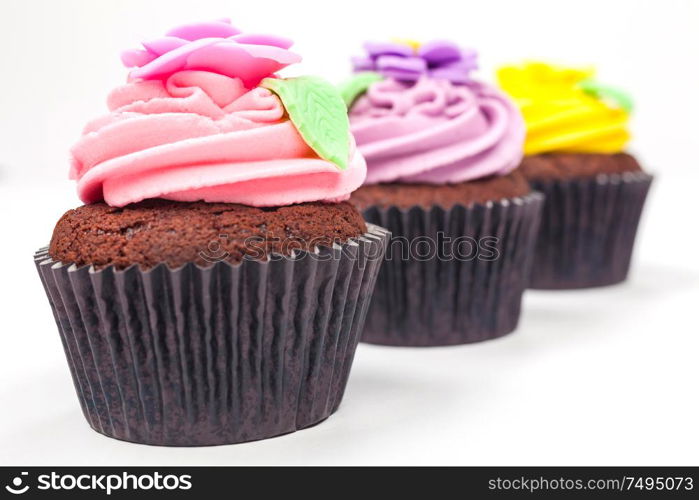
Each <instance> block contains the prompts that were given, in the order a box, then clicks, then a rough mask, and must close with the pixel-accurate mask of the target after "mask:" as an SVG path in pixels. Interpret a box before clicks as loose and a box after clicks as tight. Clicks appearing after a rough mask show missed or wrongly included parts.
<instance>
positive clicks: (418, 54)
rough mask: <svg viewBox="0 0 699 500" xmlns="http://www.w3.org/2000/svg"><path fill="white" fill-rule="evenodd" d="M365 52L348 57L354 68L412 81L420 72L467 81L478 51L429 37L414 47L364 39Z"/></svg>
mask: <svg viewBox="0 0 699 500" xmlns="http://www.w3.org/2000/svg"><path fill="white" fill-rule="evenodd" d="M364 48H365V49H366V51H367V55H366V56H360V57H355V58H353V59H352V64H353V66H354V71H357V72H359V71H375V72H377V73H380V74H381V75H383V76H385V77H386V78H394V79H396V80H400V81H406V82H415V81H417V80H419V79H420V78H421V77H422V76H427V77H430V78H438V79H442V80H449V81H450V82H452V83H457V84H458V83H468V82H470V81H471V77H470V75H469V74H470V72H471V71H473V70H475V69H477V68H478V63H477V58H478V54H477V53H476V51H475V50H472V49H461V48H460V47H459V46H458V45H456V44H454V43H453V42H450V41H448V40H433V41H431V42H427V43H425V44H423V45H421V46H420V48H418V49H417V50H413V48H412V47H410V46H408V45H404V44H401V43H393V42H367V43H365V44H364Z"/></svg>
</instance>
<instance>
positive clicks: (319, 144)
mask: <svg viewBox="0 0 699 500" xmlns="http://www.w3.org/2000/svg"><path fill="white" fill-rule="evenodd" d="M260 85H261V86H262V87H264V88H266V89H269V90H271V91H272V92H274V93H275V94H277V95H278V96H279V98H280V99H281V101H282V103H283V104H284V107H285V108H286V112H287V113H288V114H289V118H290V119H291V122H292V123H293V124H294V126H295V127H296V129H297V130H298V131H299V133H300V134H301V137H303V140H304V141H306V144H308V145H309V146H310V147H311V149H313V151H315V152H316V153H317V154H318V156H320V157H321V158H323V159H324V160H328V161H330V162H332V163H334V164H335V165H337V166H338V167H339V168H340V169H341V170H344V169H346V168H347V165H348V163H349V155H350V127H349V119H348V118H347V107H346V106H345V104H344V102H343V101H342V97H340V93H339V92H338V91H337V89H336V88H335V87H333V86H332V85H331V84H330V83H328V82H326V81H325V80H323V79H322V78H318V77H313V76H301V77H298V78H284V79H282V78H265V79H264V80H262V83H261V84H260Z"/></svg>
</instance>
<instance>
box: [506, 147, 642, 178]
mask: <svg viewBox="0 0 699 500" xmlns="http://www.w3.org/2000/svg"><path fill="white" fill-rule="evenodd" d="M520 170H521V171H522V173H523V174H524V176H525V177H526V178H527V179H529V180H564V179H577V178H581V177H594V176H596V175H599V174H608V175H612V174H623V173H624V172H641V171H642V169H641V166H640V165H639V163H638V161H636V158H634V157H633V156H631V155H630V154H628V153H614V154H604V153H545V154H538V155H531V156H525V157H524V160H522V164H521V165H520Z"/></svg>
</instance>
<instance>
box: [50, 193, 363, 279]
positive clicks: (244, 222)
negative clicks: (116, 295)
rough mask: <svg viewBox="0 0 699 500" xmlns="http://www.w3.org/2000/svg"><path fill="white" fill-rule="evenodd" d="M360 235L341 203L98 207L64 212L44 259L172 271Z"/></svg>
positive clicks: (355, 218) (359, 222)
mask: <svg viewBox="0 0 699 500" xmlns="http://www.w3.org/2000/svg"><path fill="white" fill-rule="evenodd" d="M365 232H366V224H365V223H364V219H363V218H362V216H361V214H359V212H358V211H357V210H356V209H355V208H354V207H353V206H352V205H351V204H350V203H347V202H344V203H322V202H317V203H303V204H299V205H291V206H285V207H274V208H256V207H250V206H245V205H238V204H228V203H204V202H193V203H182V202H174V201H165V200H146V201H143V202H140V203H134V204H132V205H127V206H125V207H123V208H116V207H110V206H109V205H106V204H104V203H95V204H90V205H84V206H81V207H78V208H76V209H73V210H69V211H68V212H66V213H65V214H64V215H63V217H61V219H60V220H59V221H58V223H57V224H56V227H55V229H54V231H53V236H52V238H51V244H50V246H49V255H50V256H51V257H52V258H53V259H54V260H56V261H60V262H63V263H73V264H76V265H78V266H82V265H94V266H95V267H96V268H98V269H100V268H104V267H107V266H110V265H114V266H115V267H116V268H118V269H124V268H127V267H129V266H131V265H132V264H138V265H140V266H141V267H143V268H146V269H147V268H151V267H153V266H155V265H157V264H159V263H161V262H163V263H165V264H167V265H168V266H170V267H172V268H176V267H179V266H182V265H184V264H187V263H189V262H193V263H196V264H198V265H200V266H207V265H211V264H212V263H213V262H216V261H220V260H226V261H228V262H231V263H237V262H240V261H241V260H242V259H243V257H245V256H250V257H252V258H260V259H262V258H266V257H267V256H268V255H269V254H271V253H278V254H284V255H289V254H290V253H291V252H293V251H294V250H298V249H300V248H303V249H309V248H313V247H315V246H323V245H324V246H329V245H332V244H333V243H344V242H346V241H347V240H349V239H351V238H356V237H358V236H361V235H362V234H364V233H365Z"/></svg>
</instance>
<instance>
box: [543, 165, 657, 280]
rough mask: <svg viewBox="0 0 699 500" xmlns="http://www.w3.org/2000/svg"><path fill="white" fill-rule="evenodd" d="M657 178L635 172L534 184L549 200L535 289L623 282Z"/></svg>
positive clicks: (544, 216) (545, 212) (545, 205)
mask: <svg viewBox="0 0 699 500" xmlns="http://www.w3.org/2000/svg"><path fill="white" fill-rule="evenodd" d="M652 180H653V177H652V176H651V175H648V174H646V173H642V172H637V173H636V172H634V173H625V174H621V175H610V176H608V175H600V176H597V177H595V178H590V179H576V180H569V181H536V182H532V187H533V188H534V189H536V190H537V191H539V192H541V193H543V194H544V196H545V198H546V201H545V203H544V209H543V215H542V219H541V227H540V230H539V236H538V239H537V244H536V256H535V258H534V264H533V268H532V275H531V283H530V286H531V288H539V289H574V288H588V287H596V286H605V285H612V284H615V283H620V282H622V281H624V280H625V279H626V277H627V275H628V272H629V265H630V263H631V254H632V251H633V246H634V240H635V238H636V230H637V228H638V223H639V220H640V218H641V212H642V211H643V205H644V203H645V200H646V195H647V194H648V190H649V189H650V185H651V182H652Z"/></svg>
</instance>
